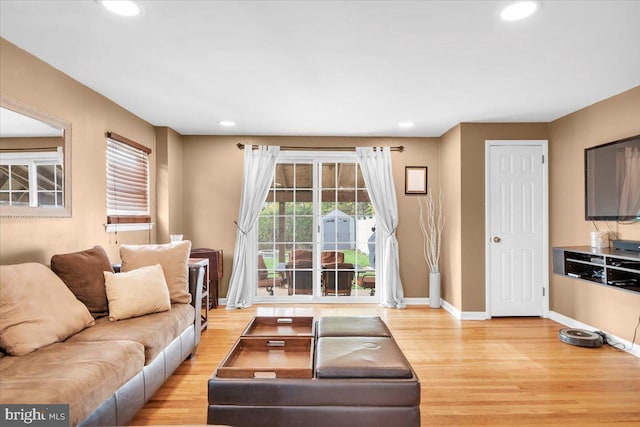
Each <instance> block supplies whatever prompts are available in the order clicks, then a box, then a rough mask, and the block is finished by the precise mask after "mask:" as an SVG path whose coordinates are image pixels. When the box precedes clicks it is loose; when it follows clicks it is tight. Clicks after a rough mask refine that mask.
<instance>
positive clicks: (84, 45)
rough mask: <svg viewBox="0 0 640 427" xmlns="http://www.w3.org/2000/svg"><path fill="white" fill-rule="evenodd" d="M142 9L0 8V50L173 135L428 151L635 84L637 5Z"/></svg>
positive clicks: (188, 4)
mask: <svg viewBox="0 0 640 427" xmlns="http://www.w3.org/2000/svg"><path fill="white" fill-rule="evenodd" d="M139 3H141V4H142V5H143V7H144V14H143V15H142V16H138V17H135V18H122V17H118V16H116V15H112V14H110V13H109V12H107V11H106V10H104V9H103V8H102V7H101V6H100V5H99V4H97V3H96V2H95V1H92V0H74V1H54V0H46V1H8V0H0V35H1V36H2V37H3V38H5V39H7V40H9V41H10V42H12V43H14V44H16V45H18V46H20V47H21V48H23V49H25V50H27V51H29V52H31V53H32V54H34V55H35V56H37V57H39V58H41V59H42V60H44V61H46V62H48V63H49V64H51V65H52V66H54V67H55V68H58V69H60V70H62V71H63V72H65V73H67V74H68V75H70V76H71V77H73V78H74V79H76V80H78V81H80V82H82V83H83V84H85V85H87V86H89V87H91V88H93V89H94V90H96V91H97V92H99V93H101V94H103V95H105V96H106V97H108V98H110V99H112V100H113V101H115V102H116V103H118V104H120V105H121V106H123V107H124V108H126V109H128V110H129V111H131V112H133V113H135V114H136V115H138V116H140V117H141V118H143V119H145V120H147V121H149V122H150V123H152V124H153V125H156V126H169V127H171V128H173V129H175V130H176V131H178V132H179V133H181V134H185V135H186V134H218V135H224V134H236V135H327V136H328V135H344V136H346V135H349V136H439V135H441V134H442V133H444V132H446V131H447V130H448V129H450V128H451V127H453V126H454V125H456V124H457V123H459V122H514V121H543V122H546V121H551V120H554V119H557V118H558V117H561V116H563V115H565V114H568V113H570V112H573V111H575V110H578V109H580V108H582V107H585V106H588V105H590V104H592V103H594V102H597V101H599V100H602V99H604V98H607V97H609V96H612V95H615V94H618V93H620V92H623V91H625V90H627V89H630V88H632V87H635V86H638V85H640V1H543V2H542V8H541V9H540V11H539V12H538V13H536V14H535V15H534V16H533V17H531V18H529V19H527V20H524V21H519V22H503V21H501V20H500V18H499V12H500V10H501V8H502V7H503V6H504V5H505V4H506V3H507V2H505V1H217V2H214V1H141V2H139ZM220 120H233V121H235V122H237V126H236V127H235V128H231V129H228V128H223V127H221V126H220V125H219V124H218V121H220ZM400 121H413V122H415V123H416V126H415V127H413V128H410V129H400V128H398V126H397V123H398V122H400Z"/></svg>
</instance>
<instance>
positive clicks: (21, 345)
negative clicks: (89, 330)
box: [0, 263, 95, 356]
mask: <svg viewBox="0 0 640 427" xmlns="http://www.w3.org/2000/svg"><path fill="white" fill-rule="evenodd" d="M0 295H2V298H0V347H2V348H3V349H5V350H6V351H7V353H9V354H11V355H13V356H21V355H23V354H27V353H31V352H32V351H35V350H37V349H39V348H41V347H44V346H47V345H49V344H53V343H55V342H59V341H64V340H65V339H67V338H69V337H70V336H71V335H73V334H75V333H77V332H80V331H81V330H83V329H84V328H86V327H87V326H91V325H93V324H94V323H95V321H94V320H93V317H91V314H90V313H89V310H87V307H85V306H84V304H82V303H81V302H80V301H78V300H77V299H76V297H74V296H73V294H72V293H71V291H70V290H69V288H67V287H66V286H65V284H64V283H63V282H62V280H60V278H59V277H58V276H56V275H55V273H54V272H53V271H51V270H49V268H47V267H46V266H44V265H42V264H37V263H26V264H15V265H0Z"/></svg>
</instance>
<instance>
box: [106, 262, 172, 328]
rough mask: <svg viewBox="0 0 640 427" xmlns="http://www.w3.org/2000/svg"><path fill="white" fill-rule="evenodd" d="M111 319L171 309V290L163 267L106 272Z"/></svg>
mask: <svg viewBox="0 0 640 427" xmlns="http://www.w3.org/2000/svg"><path fill="white" fill-rule="evenodd" d="M104 279H105V287H106V289H107V298H108V300H109V320H110V321H116V320H122V319H129V318H130V317H138V316H143V315H145V314H151V313H157V312H160V311H167V310H169V309H170V308H171V303H170V301H169V289H168V288H167V282H166V281H165V280H164V274H163V273H162V267H161V266H160V264H156V265H151V266H149V267H141V268H138V269H135V270H132V271H129V272H126V273H118V274H114V273H110V272H108V271H105V272H104Z"/></svg>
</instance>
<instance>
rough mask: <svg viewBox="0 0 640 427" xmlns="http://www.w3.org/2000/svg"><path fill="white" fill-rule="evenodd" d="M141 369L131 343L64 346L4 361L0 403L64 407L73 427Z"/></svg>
mask: <svg viewBox="0 0 640 427" xmlns="http://www.w3.org/2000/svg"><path fill="white" fill-rule="evenodd" d="M104 319H105V320H106V318H104ZM143 365H144V349H143V347H142V345H140V344H139V343H136V342H131V341H111V342H86V343H84V342H77V343H69V342H64V343H56V344H52V345H50V346H48V347H45V348H41V349H40V350H38V351H35V352H33V353H30V354H27V355H25V356H7V357H3V358H2V359H0V390H2V403H3V404H10V403H33V404H47V403H68V404H69V409H70V417H71V419H70V420H69V425H76V424H77V423H78V422H79V421H82V420H83V419H85V418H86V417H87V416H89V414H91V412H93V410H94V409H95V408H97V407H98V406H99V405H100V404H101V403H102V402H104V401H105V400H106V399H107V398H108V397H109V396H111V395H112V394H113V393H115V392H116V390H118V389H119V388H120V387H121V386H122V385H123V384H125V383H126V382H127V381H129V380H130V379H131V378H133V377H134V376H135V375H136V374H137V373H138V372H140V371H141V370H142V367H143Z"/></svg>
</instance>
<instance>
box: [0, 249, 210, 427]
mask: <svg viewBox="0 0 640 427" xmlns="http://www.w3.org/2000/svg"><path fill="white" fill-rule="evenodd" d="M97 248H99V247H97ZM97 248H93V249H91V250H88V251H83V252H80V253H75V254H67V255H71V259H72V261H73V262H75V263H77V262H78V260H81V261H82V260H84V259H88V260H89V261H88V262H93V264H96V262H95V258H100V259H101V263H102V264H101V265H102V266H99V268H98V267H96V265H94V267H96V268H94V271H93V272H92V271H90V270H91V269H89V270H88V271H85V272H84V273H83V274H80V275H79V277H80V278H81V281H84V280H86V279H87V277H89V276H93V277H94V278H95V279H96V281H98V282H99V280H98V279H99V277H100V276H99V275H97V273H102V271H100V270H101V269H102V268H105V267H103V266H104V256H106V254H104V251H103V250H102V249H101V248H99V249H97ZM130 249H131V248H130ZM140 249H142V250H143V251H146V252H145V253H144V254H143V256H142V258H144V260H142V264H144V263H146V262H147V261H146V259H149V260H151V261H153V259H154V256H155V255H156V254H155V253H154V252H158V253H160V255H159V258H158V259H159V264H160V265H161V266H162V269H163V270H164V276H165V277H166V279H167V280H166V285H169V282H170V279H169V276H170V273H169V274H168V271H167V268H165V267H166V266H165V264H166V261H167V260H169V261H171V262H173V261H175V260H174V259H173V254H175V253H178V255H179V258H180V262H179V263H177V264H175V265H173V266H170V268H174V267H175V268H177V270H178V271H179V274H178V276H180V277H182V276H184V278H185V279H186V283H184V284H180V283H179V282H180V281H178V282H176V283H174V285H176V286H184V291H185V293H186V292H187V291H188V294H189V295H190V298H188V300H187V298H186V294H185V293H181V294H180V296H179V299H180V300H181V301H183V302H171V303H170V305H167V306H165V307H164V308H161V309H156V310H157V311H158V312H153V313H149V314H144V315H137V316H135V317H130V318H126V319H122V320H117V321H112V320H110V319H109V317H107V316H106V313H105V310H104V308H107V313H109V312H111V311H112V310H111V307H110V305H111V304H110V303H109V302H110V301H111V300H108V297H107V294H108V293H109V289H110V288H109V287H108V285H107V288H106V291H105V290H104V288H103V291H102V292H103V293H104V294H105V298H107V300H108V301H107V305H106V307H104V301H99V300H100V298H99V297H98V298H96V292H93V291H92V292H86V290H87V286H90V285H89V284H85V285H84V286H83V285H82V283H81V284H80V285H79V284H78V282H76V283H71V282H72V280H69V283H68V284H67V285H65V282H63V280H62V279H68V277H67V276H65V274H64V268H60V269H58V270H59V271H58V273H59V274H60V277H58V276H57V275H56V274H55V273H54V272H53V271H52V270H50V269H49V268H48V267H46V266H44V265H41V264H35V263H28V264H18V265H11V266H0V293H2V298H1V299H0V347H1V350H2V352H1V354H0V403H2V404H11V403H16V404H53V403H63V404H69V407H70V420H69V421H70V425H72V426H75V425H124V424H127V423H128V422H129V420H131V418H133V416H134V415H135V414H136V412H137V411H138V410H139V409H140V408H142V406H143V405H144V404H145V403H146V402H147V401H148V400H149V399H150V398H151V396H152V395H153V394H154V393H155V392H156V391H157V390H158V389H159V388H160V386H161V385H162V384H163V383H164V381H165V380H166V379H167V378H168V377H169V376H170V375H171V374H172V373H173V371H174V370H175V369H176V368H177V367H178V366H179V365H180V364H181V363H182V361H184V360H185V359H186V358H188V357H189V356H190V355H193V354H195V351H196V348H197V346H198V343H199V341H200V314H199V307H197V305H198V303H199V302H200V301H201V293H202V280H203V275H204V271H203V269H202V267H199V266H189V265H188V253H189V250H190V243H185V244H180V245H178V249H179V250H178V249H176V247H174V246H170V245H154V246H152V247H149V246H147V247H145V248H140ZM79 254H80V255H79ZM87 254H88V255H87ZM185 254H186V258H185ZM129 255H131V254H129ZM74 257H75V258H74ZM87 257H88V258H87ZM121 257H122V258H123V268H124V267H125V265H124V264H125V262H124V261H125V258H127V259H128V260H129V263H130V264H131V261H132V260H133V261H140V259H139V258H140V256H139V254H138V249H137V248H133V257H130V256H126V257H123V252H122V250H121ZM54 258H55V257H54ZM92 260H93V261H92ZM53 261H54V260H52V268H54V265H57V263H54V262H53ZM73 262H72V264H73ZM163 262H164V264H163ZM97 264H100V263H97ZM182 266H184V267H182ZM71 267H73V265H71ZM183 268H184V275H182V269H183ZM67 270H68V271H71V270H73V268H68V269H67ZM68 271H67V272H68ZM129 271H131V270H129ZM96 272H97V273H96ZM174 272H175V269H174ZM126 274H127V273H124V274H122V275H120V274H114V275H112V276H111V277H113V278H117V279H118V280H121V279H120V277H121V276H122V277H125V276H126ZM105 276H108V275H107V274H105ZM61 278H62V279H61ZM76 278H77V277H76ZM123 280H124V279H123ZM94 282H95V281H94ZM125 282H126V281H125ZM125 282H123V283H124V285H126V286H128V287H129V288H134V287H135V286H133V285H132V284H131V283H130V282H126V283H125ZM99 286H100V284H99V283H98V285H96V289H98V290H99V289H100V288H99ZM102 286H103V287H104V286H105V281H104V280H103V281H102ZM142 286H146V284H144V285H142ZM74 287H75V288H76V289H74ZM70 289H74V290H75V292H73V293H72V292H71V291H70ZM78 289H80V290H82V292H81V291H78ZM176 289H178V288H175V287H174V288H173V289H168V290H165V291H164V292H166V295H167V300H166V301H167V304H168V303H169V299H168V298H169V293H171V294H175V292H174V291H176ZM169 291H171V292H169ZM178 291H181V289H178ZM83 292H84V293H83ZM144 292H145V293H143V295H146V294H148V293H149V291H148V290H144ZM88 294H92V295H88ZM97 294H99V292H97ZM176 295H177V294H176ZM98 296H99V295H98ZM120 297H122V295H120ZM143 299H147V298H143ZM149 299H151V298H149ZM172 300H173V298H172ZM80 301H83V302H80ZM85 301H86V304H88V306H87V305H86V304H85V303H84V302H85ZM96 301H98V303H97V304H96ZM114 301H115V300H114ZM184 301H186V302H184ZM189 301H190V302H189ZM101 305H102V306H103V307H101ZM87 307H91V308H92V309H95V311H91V312H90V311H89V309H88V308H87ZM168 307H170V308H169V309H167V308H168ZM83 308H84V311H83ZM114 309H115V303H114ZM85 312H86V313H85ZM97 312H100V313H102V314H101V316H102V317H100V316H96V315H95V313H97ZM68 318H74V319H75V320H74V321H72V322H67V321H66V320H67V319H68ZM65 323H66V324H65Z"/></svg>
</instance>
